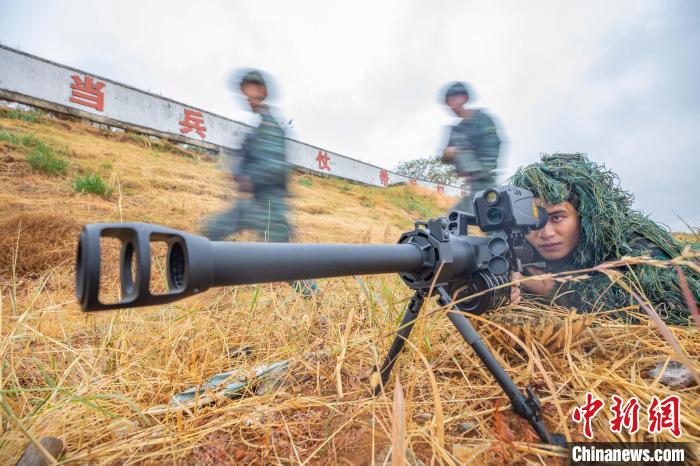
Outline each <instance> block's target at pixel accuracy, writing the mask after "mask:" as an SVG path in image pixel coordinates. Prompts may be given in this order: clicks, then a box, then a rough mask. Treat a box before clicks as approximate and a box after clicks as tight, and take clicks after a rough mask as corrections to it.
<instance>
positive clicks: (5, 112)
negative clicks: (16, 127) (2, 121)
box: [0, 108, 41, 123]
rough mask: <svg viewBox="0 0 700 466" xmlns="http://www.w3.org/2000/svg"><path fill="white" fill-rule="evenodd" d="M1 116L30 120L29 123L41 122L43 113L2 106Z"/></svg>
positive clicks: (0, 109)
mask: <svg viewBox="0 0 700 466" xmlns="http://www.w3.org/2000/svg"><path fill="white" fill-rule="evenodd" d="M0 118H10V119H12V120H22V121H28V122H29V123H39V122H41V113H39V112H36V111H28V112H23V111H21V110H17V109H14V108H0Z"/></svg>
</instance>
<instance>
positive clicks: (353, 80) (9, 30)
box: [0, 0, 700, 230]
mask: <svg viewBox="0 0 700 466" xmlns="http://www.w3.org/2000/svg"><path fill="white" fill-rule="evenodd" d="M0 42H2V43H3V44H5V45H7V46H10V47H16V48H19V49H21V50H23V51H25V52H29V53H32V54H35V55H38V56H41V57H44V58H48V59H51V60H54V61H57V62H59V63H63V64H66V65H70V66H74V67H76V68H81V69H84V70H85V71H88V72H91V73H95V74H98V75H102V76H104V77H107V78H110V79H114V80H117V81H121V82H123V83H125V84H130V85H132V86H134V87H137V88H140V89H145V90H149V91H152V92H156V93H159V94H162V95H164V96H166V97H170V98H173V99H176V100H179V101H182V102H185V103H188V104H190V105H193V106H197V107H201V108H204V109H206V110H209V111H213V112H215V113H219V114H223V115H226V116H229V117H232V118H235V119H239V120H243V121H247V120H248V119H249V115H248V114H247V113H246V112H244V111H243V110H242V108H243V106H242V102H241V100H240V98H237V97H236V96H234V95H233V94H231V93H230V91H229V90H228V88H227V77H228V76H229V75H230V73H231V72H232V71H233V70H236V69H240V68H241V67H248V66H250V67H259V68H262V69H264V70H266V71H267V72H269V73H271V74H272V75H273V76H275V77H276V80H277V87H278V92H277V99H276V104H277V105H278V106H279V108H280V111H281V113H282V114H283V115H284V116H285V117H286V118H287V119H293V129H292V131H291V134H290V136H293V137H295V138H297V139H300V140H301V141H304V142H308V143H311V144H314V145H317V146H321V147H324V148H326V149H328V150H331V151H334V152H337V153H340V154H343V155H347V156H350V157H353V158H357V159H360V160H363V161H367V162H371V163H373V164H375V165H379V166H382V167H386V168H392V167H394V166H396V164H397V163H398V162H399V161H401V160H408V159H411V158H416V157H420V156H426V155H429V154H437V153H438V152H439V150H440V149H441V145H442V143H443V142H444V139H445V135H446V129H445V125H448V124H451V123H453V122H454V121H453V120H452V119H451V118H450V115H449V114H448V113H447V112H446V110H445V108H444V107H443V106H442V105H441V103H440V98H439V96H438V92H439V90H440V89H441V88H442V87H443V86H444V84H445V83H447V82H449V81H454V80H462V81H466V82H468V83H469V84H470V85H471V87H472V89H473V90H474V93H475V97H476V99H475V102H474V105H475V106H478V107H482V108H485V109H486V110H487V111H488V112H489V113H490V114H491V115H493V116H494V117H495V119H496V120H497V122H498V124H499V126H500V128H501V136H502V139H503V140H504V141H506V144H505V146H504V150H503V152H502V157H501V167H502V168H504V169H505V170H506V171H507V172H508V173H511V172H512V171H513V169H514V168H515V167H517V166H519V165H522V164H526V163H529V162H533V161H535V160H537V159H538V157H539V154H540V153H542V152H555V151H560V152H574V151H576V152H586V153H588V154H589V156H590V157H591V158H592V159H593V160H596V161H598V162H603V163H605V164H606V165H607V166H608V167H609V168H611V169H613V170H615V171H616V172H618V173H619V175H620V178H621V180H622V184H623V186H624V187H625V188H627V189H629V190H631V191H633V192H635V193H636V198H637V202H636V205H637V207H638V208H640V209H642V210H643V211H645V212H646V213H648V214H650V215H651V216H652V218H653V219H655V220H657V221H661V222H664V223H666V224H668V225H669V226H671V227H672V228H673V229H676V230H677V229H681V228H682V227H683V223H682V222H681V221H680V220H679V219H678V216H680V217H682V218H683V219H685V220H686V221H687V222H689V223H690V224H691V225H693V226H699V225H700V181H699V180H698V179H697V178H698V176H700V151H699V150H698V148H699V147H700V84H699V83H700V2H699V1H695V0H687V1H680V0H677V1H674V0H672V1H660V0H659V1H585V2H584V1H580V2H563V1H540V2H535V1H528V2H523V1H454V2H426V1H422V2H419V1H373V2H360V1H352V2H333V1H318V2H305V1H288V2H281V1H280V2H269V1H261V0H255V1H253V0H251V1H248V2H233V1H216V2H215V1H199V2H195V1H162V2H158V1H139V2H136V1H119V2H116V1H114V2H106V1H101V2H89V1H85V0H78V1H60V2H59V1H53V2H50V1H27V0H23V1H20V0H0Z"/></svg>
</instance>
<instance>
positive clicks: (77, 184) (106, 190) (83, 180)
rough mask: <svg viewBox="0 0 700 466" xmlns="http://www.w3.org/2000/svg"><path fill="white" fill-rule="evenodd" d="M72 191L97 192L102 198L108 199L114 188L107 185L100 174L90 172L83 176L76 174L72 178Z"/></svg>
mask: <svg viewBox="0 0 700 466" xmlns="http://www.w3.org/2000/svg"><path fill="white" fill-rule="evenodd" d="M73 191H75V192H76V193H92V194H97V195H98V196H100V197H102V198H104V199H109V197H110V196H111V195H112V191H114V189H112V188H110V187H109V186H107V184H106V183H105V182H104V180H103V179H102V177H101V176H100V175H98V174H97V173H92V174H88V175H85V176H76V177H75V178H74V179H73Z"/></svg>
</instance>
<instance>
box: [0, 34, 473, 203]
mask: <svg viewBox="0 0 700 466" xmlns="http://www.w3.org/2000/svg"><path fill="white" fill-rule="evenodd" d="M0 97H2V98H6V99H9V100H15V101H18V102H21V103H25V104H29V105H33V106H37V107H41V108H46V109H48V110H52V111H55V112H61V113H66V114H71V115H74V116H79V117H81V118H86V119H89V120H91V121H96V122H98V123H104V124H108V125H112V126H117V127H122V128H126V129H129V130H132V131H139V132H143V133H145V134H150V135H156V136H160V137H163V138H167V139H171V140H174V141H177V142H185V143H187V144H192V145H195V146H200V147H205V148H208V149H217V148H225V149H234V148H237V147H239V146H240V140H241V138H242V137H243V136H244V134H245V133H246V132H248V131H250V130H251V128H250V127H248V126H246V125H244V124H243V123H240V122H237V121H234V120H230V119H228V118H225V117H222V116H220V115H216V114H214V113H211V112H207V111H205V110H202V109H198V108H195V107H192V106H189V105H186V104H183V103H180V102H176V101H174V100H170V99H166V98H164V97H161V96H158V95H154V94H151V93H148V92H145V91H140V90H138V89H135V88H133V87H130V86H126V85H124V84H120V83H117V82H115V81H111V80H109V79H106V78H102V77H99V76H95V75H93V74H89V73H86V72H84V71H81V70H77V69H74V68H70V67H67V66H64V65H60V64H58V63H54V62H51V61H48V60H44V59H42V58H39V57H35V56H33V55H29V54H26V53H24V52H20V51H18V50H14V49H11V48H9V47H4V46H2V45H0ZM287 155H288V159H289V161H290V162H291V163H292V164H294V165H296V166H299V167H302V168H305V169H307V170H311V171H316V172H320V173H324V174H327V175H333V176H338V177H342V178H347V179H350V180H354V181H359V182H361V183H366V184H369V185H374V186H390V185H392V184H396V183H410V184H416V185H420V186H423V187H426V188H428V189H432V190H434V191H438V192H442V193H444V194H446V195H451V196H459V195H464V193H463V192H462V191H461V190H460V188H457V187H454V186H442V185H438V184H436V183H432V182H429V181H423V180H413V179H409V178H407V177H405V176H402V175H399V174H398V173H394V172H392V171H389V170H386V169H383V168H381V167H376V166H374V165H370V164H368V163H365V162H361V161H359V160H355V159H352V158H350V157H345V156H342V155H340V154H336V153H333V152H331V151H327V150H324V149H321V148H318V147H314V146H312V145H309V144H305V143H302V142H299V141H295V140H293V139H288V140H287Z"/></svg>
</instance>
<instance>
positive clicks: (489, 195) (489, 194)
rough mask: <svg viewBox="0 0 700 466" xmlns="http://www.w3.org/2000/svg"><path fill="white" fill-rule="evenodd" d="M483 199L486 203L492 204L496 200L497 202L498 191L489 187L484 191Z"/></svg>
mask: <svg viewBox="0 0 700 466" xmlns="http://www.w3.org/2000/svg"><path fill="white" fill-rule="evenodd" d="M484 200H485V201H486V203H487V204H488V205H494V204H495V203H496V202H498V192H497V191H495V190H493V189H489V190H487V191H486V192H485V193H484Z"/></svg>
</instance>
